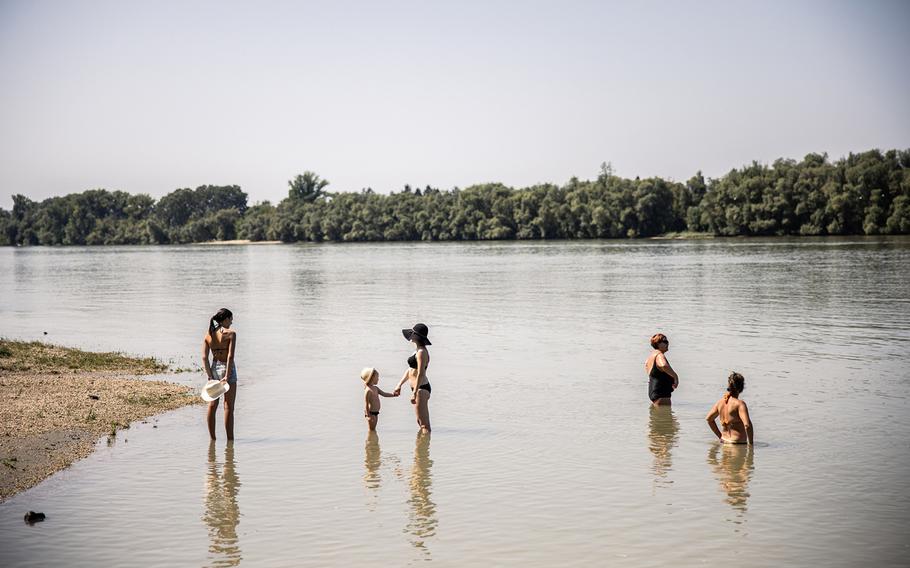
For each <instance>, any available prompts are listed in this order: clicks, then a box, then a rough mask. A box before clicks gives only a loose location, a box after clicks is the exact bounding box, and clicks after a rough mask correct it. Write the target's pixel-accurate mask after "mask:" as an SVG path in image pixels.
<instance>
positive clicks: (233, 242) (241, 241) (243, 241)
mask: <svg viewBox="0 0 910 568" xmlns="http://www.w3.org/2000/svg"><path fill="white" fill-rule="evenodd" d="M193 244H197V245H280V244H281V241H251V240H248V239H234V240H231V241H205V242H204V243H193Z"/></svg>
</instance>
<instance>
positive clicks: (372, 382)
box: [360, 367, 398, 430]
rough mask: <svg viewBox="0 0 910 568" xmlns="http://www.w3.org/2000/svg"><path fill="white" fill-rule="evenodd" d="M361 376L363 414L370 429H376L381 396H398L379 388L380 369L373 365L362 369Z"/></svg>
mask: <svg viewBox="0 0 910 568" xmlns="http://www.w3.org/2000/svg"><path fill="white" fill-rule="evenodd" d="M360 378H361V379H363V406H364V409H363V415H364V417H366V419H367V424H368V425H369V427H370V430H375V429H376V424H377V423H378V422H379V406H380V404H379V396H380V395H382V396H391V397H394V396H398V395H397V394H392V393H390V392H385V391H384V390H382V389H381V388H379V387H378V386H376V385H377V383H379V371H377V370H376V369H374V368H373V367H365V368H364V369H363V370H362V371H360Z"/></svg>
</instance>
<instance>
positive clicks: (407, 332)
mask: <svg viewBox="0 0 910 568" xmlns="http://www.w3.org/2000/svg"><path fill="white" fill-rule="evenodd" d="M401 333H402V334H403V335H404V338H405V339H407V340H408V341H410V342H411V343H413V344H414V345H415V346H416V350H415V351H414V354H413V355H411V356H410V357H408V367H409V369H408V370H407V371H405V373H404V376H402V377H401V380H400V381H398V386H397V387H395V392H394V395H395V396H398V395H399V394H401V385H403V384H404V382H405V381H408V383H409V384H410V386H411V393H412V395H411V404H413V405H414V412H415V413H416V414H417V424H418V425H419V426H420V430H421V431H422V432H429V431H430V407H429V403H430V392H431V391H432V389H431V388H430V380H429V379H428V378H427V367H428V366H429V365H430V352H429V351H427V346H428V345H432V343H430V339H429V338H428V337H427V335H429V333H430V330H429V328H427V326H426V325H424V324H422V323H418V324H415V325H414V327H412V328H411V329H402V330H401Z"/></svg>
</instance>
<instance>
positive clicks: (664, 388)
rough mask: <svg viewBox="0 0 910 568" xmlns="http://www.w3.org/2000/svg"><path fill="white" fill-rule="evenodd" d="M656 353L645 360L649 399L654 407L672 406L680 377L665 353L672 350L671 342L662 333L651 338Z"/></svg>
mask: <svg viewBox="0 0 910 568" xmlns="http://www.w3.org/2000/svg"><path fill="white" fill-rule="evenodd" d="M651 347H653V348H654V351H653V352H652V353H651V355H649V356H648V358H647V360H645V371H647V372H648V398H649V399H651V403H653V404H654V406H670V396H671V395H672V394H673V391H674V390H676V387H678V386H679V375H677V374H676V371H674V370H673V367H671V366H670V362H669V361H667V357H666V355H664V353H666V352H667V350H668V349H670V340H668V339H667V336H666V335H664V334H662V333H656V334H654V335H653V336H651Z"/></svg>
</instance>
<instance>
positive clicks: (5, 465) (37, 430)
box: [0, 341, 200, 501]
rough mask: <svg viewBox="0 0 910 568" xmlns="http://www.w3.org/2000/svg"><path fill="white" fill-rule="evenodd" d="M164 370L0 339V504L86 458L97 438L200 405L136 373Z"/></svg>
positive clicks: (186, 393) (181, 389)
mask: <svg viewBox="0 0 910 568" xmlns="http://www.w3.org/2000/svg"><path fill="white" fill-rule="evenodd" d="M165 369H166V367H165V366H164V365H162V364H160V363H158V362H157V361H155V360H153V359H137V358H132V357H127V356H124V355H121V354H116V353H87V352H83V351H78V350H74V349H66V348H61V347H56V346H51V345H46V344H41V343H37V342H33V343H25V342H11V341H0V501H4V500H6V499H8V498H9V497H11V496H12V495H15V494H16V493H18V492H20V491H23V490H25V489H28V488H29V487H32V486H34V485H36V484H38V483H40V482H41V481H42V480H44V479H46V478H47V477H48V476H50V475H51V474H53V473H54V472H56V471H59V470H61V469H64V468H66V467H68V466H69V465H70V464H72V463H73V462H74V461H76V460H79V459H82V458H84V457H86V456H88V455H89V454H90V453H91V452H92V450H93V448H94V445H95V442H96V440H98V439H99V438H100V437H102V436H117V435H118V432H121V431H122V430H123V429H126V428H129V425H130V423H131V422H134V421H137V420H144V419H146V418H149V417H151V416H154V415H155V414H159V413H161V412H165V411H167V410H173V409H175V408H179V407H181V406H185V405H188V404H196V403H198V402H200V399H199V397H197V396H196V393H195V392H194V391H193V390H192V389H189V388H187V387H185V386H182V385H177V384H173V383H169V382H166V381H149V380H144V379H141V378H138V376H139V375H143V374H149V373H161V372H163V371H164V370H165ZM121 435H122V432H121Z"/></svg>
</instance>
